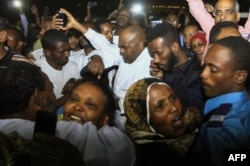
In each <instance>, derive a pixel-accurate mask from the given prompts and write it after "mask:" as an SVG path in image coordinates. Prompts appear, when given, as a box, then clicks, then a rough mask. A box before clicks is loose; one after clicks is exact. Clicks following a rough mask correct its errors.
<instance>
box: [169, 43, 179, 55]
mask: <svg viewBox="0 0 250 166" xmlns="http://www.w3.org/2000/svg"><path fill="white" fill-rule="evenodd" d="M171 50H172V51H173V52H174V53H176V52H178V51H179V50H180V44H179V43H177V42H174V43H173V44H172V46H171Z"/></svg>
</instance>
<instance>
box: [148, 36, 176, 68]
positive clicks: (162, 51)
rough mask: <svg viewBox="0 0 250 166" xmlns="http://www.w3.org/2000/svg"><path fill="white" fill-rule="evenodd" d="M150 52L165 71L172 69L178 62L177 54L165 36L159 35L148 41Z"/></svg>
mask: <svg viewBox="0 0 250 166" xmlns="http://www.w3.org/2000/svg"><path fill="white" fill-rule="evenodd" d="M148 49H149V53H150V55H151V57H152V58H154V62H155V63H157V64H158V67H159V68H160V69H161V70H163V71H166V72H167V71H171V70H172V68H173V67H174V66H175V64H176V63H177V59H176V56H175V55H174V53H173V52H172V50H171V47H169V46H168V45H167V43H166V42H165V41H164V39H163V38H161V37H158V38H156V39H154V40H152V41H151V42H149V43H148Z"/></svg>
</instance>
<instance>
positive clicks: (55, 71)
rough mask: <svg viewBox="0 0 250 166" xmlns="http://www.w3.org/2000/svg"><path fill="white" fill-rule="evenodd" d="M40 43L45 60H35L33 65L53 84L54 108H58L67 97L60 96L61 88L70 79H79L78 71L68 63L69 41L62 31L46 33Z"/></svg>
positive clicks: (53, 30)
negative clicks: (55, 102) (55, 99)
mask: <svg viewBox="0 0 250 166" xmlns="http://www.w3.org/2000/svg"><path fill="white" fill-rule="evenodd" d="M41 42H42V47H43V52H44V56H45V58H41V59H37V60H35V61H34V63H35V64H36V65H38V66H39V67H41V70H42V71H43V72H44V73H46V74H47V75H48V77H49V79H50V80H51V82H52V83H53V86H54V93H55V95H56V98H57V104H56V106H57V107H59V106H61V105H62V104H64V102H65V100H66V98H67V95H63V94H62V89H63V87H64V86H65V84H66V82H67V81H68V80H69V79H70V78H75V79H78V78H80V71H79V69H78V66H77V65H76V64H75V63H74V62H71V61H69V58H68V57H69V40H68V37H67V36H66V35H65V34H64V33H63V32H62V31H59V30H55V29H50V30H48V31H46V33H45V34H44V36H43V38H42V40H41ZM68 90H69V89H68Z"/></svg>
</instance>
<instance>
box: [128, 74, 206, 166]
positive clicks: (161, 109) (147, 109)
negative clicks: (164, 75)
mask: <svg viewBox="0 0 250 166" xmlns="http://www.w3.org/2000/svg"><path fill="white" fill-rule="evenodd" d="M124 108H125V115H126V117H127V122H126V132H127V134H128V135H129V136H130V138H131V139H132V140H133V141H134V143H135V145H136V146H137V165H144V164H148V165H151V164H154V165H158V164H157V163H159V164H160V163H162V162H163V163H164V162H169V161H174V162H175V163H185V164H189V163H188V162H189V161H190V162H191V161H192V158H191V156H190V154H191V153H190V147H191V145H192V143H193V142H194V139H195V136H196V134H197V132H198V127H199V125H200V123H201V113H200V111H199V110H198V109H196V108H195V107H190V108H188V109H184V108H183V106H182V104H181V102H180V100H179V98H178V97H177V96H175V93H174V92H173V90H172V89H171V88H170V87H169V86H168V85H167V84H166V83H164V82H162V81H161V80H160V79H157V78H145V79H142V80H139V81H137V82H135V83H134V84H132V85H131V86H130V88H129V90H128V91H127V94H126V97H125V100H124Z"/></svg>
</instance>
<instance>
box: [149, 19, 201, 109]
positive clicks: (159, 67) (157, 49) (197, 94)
mask: <svg viewBox="0 0 250 166" xmlns="http://www.w3.org/2000/svg"><path fill="white" fill-rule="evenodd" d="M146 40H147V42H148V49H149V53H150V55H151V57H152V58H154V60H152V61H151V65H150V68H151V75H153V76H156V77H159V78H161V79H162V80H163V81H164V82H166V83H167V84H169V85H170V86H171V87H172V88H173V90H174V92H175V93H176V95H177V96H178V97H179V98H180V100H181V101H182V103H183V104H184V107H188V106H196V107H197V108H198V109H200V110H201V111H203V106H204V101H205V97H204V94H203V90H202V82H201V78H200V76H199V75H200V72H201V66H200V64H199V63H198V61H197V60H196V59H194V58H191V56H190V55H188V53H187V52H185V51H184V50H183V48H182V47H181V45H180V41H179V33H178V31H177V30H176V28H175V27H174V26H173V25H171V24H169V23H163V24H159V25H157V26H156V27H154V28H152V29H151V30H150V31H149V32H148V34H147V37H146Z"/></svg>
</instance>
